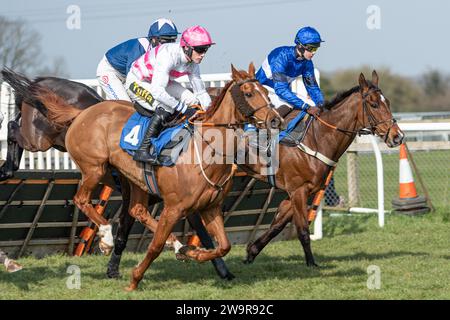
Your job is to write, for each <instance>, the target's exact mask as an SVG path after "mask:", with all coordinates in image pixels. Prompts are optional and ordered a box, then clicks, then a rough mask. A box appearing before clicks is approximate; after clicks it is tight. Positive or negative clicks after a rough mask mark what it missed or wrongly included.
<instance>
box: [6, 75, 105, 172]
mask: <svg viewBox="0 0 450 320" xmlns="http://www.w3.org/2000/svg"><path fill="white" fill-rule="evenodd" d="M1 73H2V77H3V80H4V81H6V82H7V83H8V84H9V85H10V86H11V87H12V88H13V89H14V97H15V105H16V108H17V109H18V110H19V112H18V114H17V115H16V117H15V119H14V120H12V121H9V123H8V124H7V125H8V152H7V157H6V162H5V163H4V164H3V166H2V167H1V168H0V181H2V180H6V179H9V178H11V177H12V176H13V173H14V171H17V170H18V169H19V164H20V160H21V157H22V152H23V150H24V149H25V150H28V151H31V152H37V151H47V150H48V149H50V148H55V149H58V150H60V151H66V147H65V142H64V137H65V134H66V131H67V128H63V127H55V126H54V125H52V124H51V123H50V122H49V121H48V119H47V118H46V116H45V112H46V109H45V108H44V107H43V106H42V105H41V104H40V103H39V102H38V101H36V100H35V99H33V98H32V94H31V91H33V89H34V88H37V87H38V86H40V87H44V88H48V89H50V90H52V91H53V92H55V93H56V94H57V95H59V96H61V97H62V98H64V99H66V100H67V102H68V103H70V104H71V105H74V106H75V107H77V108H79V109H82V110H83V109H86V108H88V107H90V106H92V105H94V104H96V103H99V102H101V101H103V98H102V97H100V96H99V95H98V94H97V92H95V90H93V89H92V88H90V87H88V86H86V85H85V84H82V83H79V82H75V81H70V80H67V79H62V78H56V77H40V78H37V79H36V80H34V81H32V80H30V79H28V78H27V77H25V76H23V75H20V74H18V73H16V72H14V71H12V70H10V69H8V68H4V69H3V70H2V72H1Z"/></svg>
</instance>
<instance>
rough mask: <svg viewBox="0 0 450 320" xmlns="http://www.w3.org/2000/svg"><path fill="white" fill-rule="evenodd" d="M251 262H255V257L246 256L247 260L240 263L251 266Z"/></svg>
mask: <svg viewBox="0 0 450 320" xmlns="http://www.w3.org/2000/svg"><path fill="white" fill-rule="evenodd" d="M253 261H255V257H252V256H249V255H248V256H247V258H245V259H244V260H243V261H242V263H243V264H251V263H253Z"/></svg>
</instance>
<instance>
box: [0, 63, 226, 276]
mask: <svg viewBox="0 0 450 320" xmlns="http://www.w3.org/2000/svg"><path fill="white" fill-rule="evenodd" d="M2 76H3V79H4V80H5V81H6V82H7V83H8V84H9V85H10V86H11V87H12V88H13V89H14V93H15V104H16V107H17V109H18V110H19V113H18V115H17V117H16V119H15V120H13V121H10V122H9V124H8V153H7V161H6V162H5V163H4V165H3V166H2V167H1V168H0V181H1V180H6V179H9V178H11V177H12V176H13V173H14V171H16V170H17V169H18V168H19V163H20V159H21V156H22V151H23V149H25V150H28V151H32V152H36V151H47V150H48V149H49V148H51V147H54V148H56V149H58V150H60V151H66V146H65V135H66V133H67V129H68V126H55V125H54V124H53V123H51V122H50V121H49V120H48V118H47V108H46V107H45V106H44V105H43V104H42V103H41V102H40V101H39V100H37V99H36V98H34V94H35V93H36V92H39V91H40V90H42V89H49V90H50V91H52V92H53V93H55V94H56V95H58V96H59V97H61V98H64V100H65V101H66V102H67V103H70V105H71V106H74V107H76V108H78V109H80V110H84V109H86V108H88V107H90V106H92V105H94V104H97V103H99V102H102V101H104V99H103V98H102V97H100V96H99V95H98V94H97V93H96V92H95V90H93V89H92V88H90V87H88V86H86V85H84V84H82V83H79V82H75V81H70V80H67V79H63V78H56V77H39V78H37V79H36V80H34V81H32V80H30V79H28V78H27V77H25V76H23V75H21V74H18V73H16V72H14V71H12V70H10V69H7V68H4V69H3V70H2ZM19 120H20V121H19ZM119 179H120V186H121V187H120V189H121V193H122V211H121V213H120V216H119V219H120V220H119V228H118V231H117V236H116V239H115V243H114V252H113V253H112V256H111V259H110V262H109V263H108V269H107V272H106V274H107V276H108V277H110V278H117V277H119V276H120V273H119V263H120V259H121V255H122V252H123V251H124V250H125V247H126V243H127V239H128V236H129V233H130V231H131V228H132V226H133V224H134V222H135V219H134V218H133V217H131V216H130V215H129V214H128V210H129V204H130V187H129V184H128V181H127V179H124V178H123V177H122V176H121V175H119ZM103 182H106V181H103ZM111 182H112V180H111V179H108V180H107V184H108V183H111ZM112 187H114V186H112ZM158 201H160V200H159V198H157V197H149V205H152V204H154V203H156V202H158ZM188 220H189V223H190V224H191V226H192V227H193V228H194V230H196V231H197V234H198V235H199V236H200V239H201V241H202V243H204V245H205V244H209V247H211V246H212V240H211V238H210V237H209V235H208V234H207V232H206V230H205V228H204V226H203V224H202V223H201V221H199V219H198V217H197V216H190V217H189V219H188ZM148 224H149V227H150V228H151V230H152V231H153V232H154V231H155V230H156V221H155V220H154V219H149V221H148ZM171 240H173V242H170V241H169V245H171V246H173V244H174V242H176V241H177V240H176V238H175V237H172V238H171ZM178 246H180V244H179V243H178ZM3 256H5V257H6V255H5V254H3ZM5 263H8V266H7V270H18V269H19V266H20V265H18V264H17V266H15V265H14V263H15V262H14V260H11V259H8V260H6V259H5ZM212 263H213V265H214V267H215V269H216V271H217V273H218V275H219V276H220V277H221V278H224V279H232V278H234V276H233V275H232V274H231V272H229V270H228V268H227V267H226V265H225V263H224V261H223V260H222V259H215V260H212Z"/></svg>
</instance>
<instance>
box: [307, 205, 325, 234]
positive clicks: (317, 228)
mask: <svg viewBox="0 0 450 320" xmlns="http://www.w3.org/2000/svg"><path fill="white" fill-rule="evenodd" d="M322 207H323V199H322V201H321V202H320V205H319V207H318V208H317V215H316V219H315V220H314V233H313V234H312V235H310V236H309V238H310V239H311V240H320V239H322V237H323V234H322V213H323V210H322Z"/></svg>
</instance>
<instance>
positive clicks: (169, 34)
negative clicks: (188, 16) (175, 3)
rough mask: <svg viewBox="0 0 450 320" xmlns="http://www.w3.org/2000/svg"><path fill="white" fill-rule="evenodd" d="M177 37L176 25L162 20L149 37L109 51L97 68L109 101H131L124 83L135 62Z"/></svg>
mask: <svg viewBox="0 0 450 320" xmlns="http://www.w3.org/2000/svg"><path fill="white" fill-rule="evenodd" d="M177 36H178V31H177V27H176V26H175V24H174V23H173V22H172V21H170V20H168V19H165V18H161V19H158V20H156V21H155V22H153V23H152V25H151V26H150V29H149V31H148V36H147V37H142V38H135V39H130V40H128V41H125V42H122V43H120V44H118V45H117V46H115V47H113V48H112V49H109V50H108V51H107V52H106V54H105V56H104V57H103V59H102V60H101V61H100V63H99V65H98V67H97V79H98V81H99V83H100V86H101V87H102V88H103V90H104V91H105V93H106V97H107V99H110V100H126V101H131V100H130V97H129V96H128V94H127V92H126V90H125V87H124V82H125V78H126V75H127V74H128V71H129V70H130V68H131V65H132V64H133V62H134V61H135V60H136V59H137V58H139V57H140V56H142V55H143V54H144V53H145V52H147V51H148V50H149V49H150V48H152V47H156V46H157V45H159V44H160V43H167V42H175V41H176V40H177Z"/></svg>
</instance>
